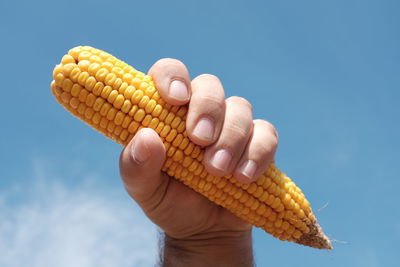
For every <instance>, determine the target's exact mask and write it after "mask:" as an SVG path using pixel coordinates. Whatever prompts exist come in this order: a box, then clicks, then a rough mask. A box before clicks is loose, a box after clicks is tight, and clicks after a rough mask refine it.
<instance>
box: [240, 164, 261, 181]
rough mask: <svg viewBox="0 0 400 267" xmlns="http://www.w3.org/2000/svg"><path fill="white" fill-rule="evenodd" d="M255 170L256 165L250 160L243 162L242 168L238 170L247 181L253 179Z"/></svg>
mask: <svg viewBox="0 0 400 267" xmlns="http://www.w3.org/2000/svg"><path fill="white" fill-rule="evenodd" d="M256 170H257V163H255V162H254V161H252V160H248V161H245V162H243V164H242V166H240V168H239V172H240V173H241V174H243V175H244V176H246V177H248V178H249V179H252V178H254V174H255V173H256Z"/></svg>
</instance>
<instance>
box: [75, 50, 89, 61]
mask: <svg viewBox="0 0 400 267" xmlns="http://www.w3.org/2000/svg"><path fill="white" fill-rule="evenodd" d="M91 55H92V54H91V53H89V52H87V51H83V52H81V53H80V54H79V56H78V61H81V60H88V59H89V58H90V56H91Z"/></svg>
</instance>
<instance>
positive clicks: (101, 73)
mask: <svg viewBox="0 0 400 267" xmlns="http://www.w3.org/2000/svg"><path fill="white" fill-rule="evenodd" d="M108 73H109V71H108V70H107V69H106V68H101V69H99V70H98V71H97V72H96V79H97V80H98V81H100V82H104V79H105V78H106V77H107V74H108Z"/></svg>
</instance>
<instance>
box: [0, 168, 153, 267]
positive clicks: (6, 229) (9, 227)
mask: <svg viewBox="0 0 400 267" xmlns="http://www.w3.org/2000/svg"><path fill="white" fill-rule="evenodd" d="M34 169H35V171H34V173H35V174H34V176H35V177H34V178H33V182H32V184H29V185H28V186H25V187H24V190H21V188H19V187H18V186H17V187H15V188H14V189H12V190H11V192H10V188H8V189H7V191H8V192H7V193H5V192H1V194H0V196H1V197H0V266H7V267H14V266H15V267H17V266H18V267H20V266H32V267H47V266H58V267H64V266H65V267H67V266H68V267H69V266H75V267H86V266H88V267H89V266H96V267H97V266H99V267H102V266H104V267H107V266H112V267H115V266H152V265H154V263H155V259H156V257H157V256H156V254H157V251H156V249H157V248H156V244H157V240H156V238H157V237H156V229H155V227H154V226H153V225H152V224H151V223H150V222H149V221H148V220H147V219H146V218H145V216H144V215H143V214H142V213H141V211H140V209H139V208H138V207H137V206H136V205H134V203H133V201H127V200H124V199H123V198H122V197H116V196H119V195H120V194H116V192H115V190H114V191H112V189H111V190H110V189H107V190H102V189H100V188H96V187H93V183H92V182H90V179H91V178H86V179H84V180H83V182H82V184H81V185H79V186H74V187H71V186H68V185H67V184H65V183H64V182H63V179H60V178H55V177H54V176H52V175H48V174H46V173H45V172H43V168H41V164H35V168H34ZM1 191H3V190H1ZM20 194H23V197H19V195H20Z"/></svg>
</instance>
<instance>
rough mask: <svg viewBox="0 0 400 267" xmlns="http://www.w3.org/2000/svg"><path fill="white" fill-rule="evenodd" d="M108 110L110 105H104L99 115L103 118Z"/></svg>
mask: <svg viewBox="0 0 400 267" xmlns="http://www.w3.org/2000/svg"><path fill="white" fill-rule="evenodd" d="M110 108H111V105H110V104H109V103H104V104H103V105H102V106H101V109H100V115H101V116H103V117H105V116H106V115H107V113H108V111H109V110H110Z"/></svg>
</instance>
